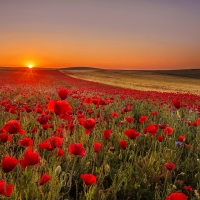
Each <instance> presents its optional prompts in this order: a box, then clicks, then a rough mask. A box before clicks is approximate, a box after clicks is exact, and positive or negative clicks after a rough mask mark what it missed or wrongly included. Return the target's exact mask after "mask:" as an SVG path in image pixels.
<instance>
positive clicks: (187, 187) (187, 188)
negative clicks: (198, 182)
mask: <svg viewBox="0 0 200 200" xmlns="http://www.w3.org/2000/svg"><path fill="white" fill-rule="evenodd" d="M184 189H185V190H187V191H188V192H192V188H191V187H190V186H189V185H188V186H187V185H185V186H184Z"/></svg>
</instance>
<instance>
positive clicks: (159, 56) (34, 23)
mask: <svg viewBox="0 0 200 200" xmlns="http://www.w3.org/2000/svg"><path fill="white" fill-rule="evenodd" d="M9 2H10V1H9ZM77 2H79V3H77ZM77 2H76V3H75V1H74V2H71V3H69V2H67V1H52V0H49V1H48V3H44V2H43V3H41V1H37V0H36V1H33V2H30V1H29V2H27V1H25V0H19V1H17V2H16V1H14V0H13V1H12V3H8V2H7V1H6V2H2V3H1V6H0V27H1V33H0V34H1V37H0V44H1V46H0V66H10V67H14V66H27V65H28V64H32V65H33V66H34V67H70V66H90V67H101V68H115V69H181V68H199V67H200V56H199V52H200V38H199V35H200V26H199V20H197V19H200V12H198V11H199V9H200V1H191V2H188V1H185V0H183V1H182V3H181V4H179V3H174V1H171V0H169V1H167V2H166V1H163V2H162V1H152V2H151V3H150V2H149V1H140V3H139V2H137V3H134V2H131V1H130V2H129V3H127V4H126V5H124V3H123V1H120V0H117V1H115V4H113V3H111V2H110V3H106V2H105V1H104V2H94V1H90V0H87V2H88V4H86V3H83V1H77ZM84 2H85V1H84ZM108 2H109V1H108Z"/></svg>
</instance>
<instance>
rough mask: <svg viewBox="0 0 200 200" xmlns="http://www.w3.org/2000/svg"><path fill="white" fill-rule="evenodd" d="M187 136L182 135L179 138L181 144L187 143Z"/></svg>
mask: <svg viewBox="0 0 200 200" xmlns="http://www.w3.org/2000/svg"><path fill="white" fill-rule="evenodd" d="M185 138H186V137H185V136H182V135H180V136H178V140H179V141H180V142H184V141H185Z"/></svg>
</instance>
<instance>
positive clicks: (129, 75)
mask: <svg viewBox="0 0 200 200" xmlns="http://www.w3.org/2000/svg"><path fill="white" fill-rule="evenodd" d="M61 71H62V72H63V73H65V74H67V75H69V76H72V77H75V78H79V79H83V80H89V81H94V82H99V83H106V84H109V85H112V86H118V87H122V88H130V89H137V90H145V91H162V92H177V91H179V92H182V93H188V91H189V92H190V93H194V94H198V95H200V87H199V86H200V70H166V71H165V70H160V71H159V70H154V71H153V70H152V71H145V70H141V71H140V70H103V69H98V68H94V69H93V68H91V69H90V68H80V69H79V70H77V69H74V68H72V69H65V70H61Z"/></svg>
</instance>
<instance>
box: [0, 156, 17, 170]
mask: <svg viewBox="0 0 200 200" xmlns="http://www.w3.org/2000/svg"><path fill="white" fill-rule="evenodd" d="M17 163H18V160H17V159H16V158H13V157H10V156H4V157H3V159H2V162H1V166H2V169H3V171H4V172H10V171H12V170H13V169H14V168H15V166H16V165H17Z"/></svg>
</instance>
